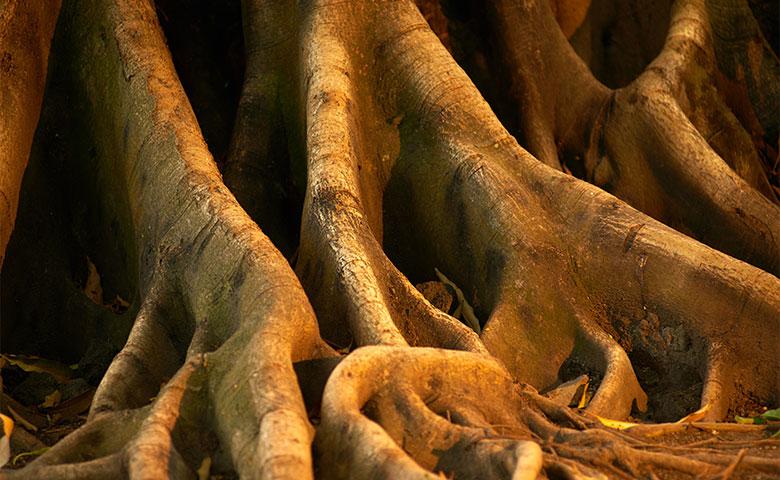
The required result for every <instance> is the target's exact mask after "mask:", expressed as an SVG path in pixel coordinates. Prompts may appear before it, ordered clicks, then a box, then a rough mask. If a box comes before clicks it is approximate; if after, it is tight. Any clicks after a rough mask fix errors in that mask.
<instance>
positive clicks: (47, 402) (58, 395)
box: [40, 390, 62, 408]
mask: <svg viewBox="0 0 780 480" xmlns="http://www.w3.org/2000/svg"><path fill="white" fill-rule="evenodd" d="M60 400H62V392H60V391H59V390H55V391H53V392H51V393H50V394H48V395H46V397H45V398H44V400H43V403H42V404H40V407H41V408H51V407H56V406H57V405H58V404H59V403H60Z"/></svg>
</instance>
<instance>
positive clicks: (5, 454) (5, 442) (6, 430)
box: [0, 413, 14, 467]
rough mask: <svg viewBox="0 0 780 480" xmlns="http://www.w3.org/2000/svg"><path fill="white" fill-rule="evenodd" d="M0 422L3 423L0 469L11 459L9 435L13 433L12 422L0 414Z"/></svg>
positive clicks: (0, 438)
mask: <svg viewBox="0 0 780 480" xmlns="http://www.w3.org/2000/svg"><path fill="white" fill-rule="evenodd" d="M0 420H2V423H3V429H2V434H3V436H2V437H0V467H2V466H3V465H5V464H6V463H8V459H9V458H11V433H12V432H13V431H14V421H13V420H11V419H10V418H8V417H6V416H5V415H3V414H2V413H0Z"/></svg>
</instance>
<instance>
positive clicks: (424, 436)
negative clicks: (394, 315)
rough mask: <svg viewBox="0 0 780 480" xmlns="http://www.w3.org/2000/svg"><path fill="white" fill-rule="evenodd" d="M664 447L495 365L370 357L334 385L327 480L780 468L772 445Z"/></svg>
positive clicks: (386, 353)
mask: <svg viewBox="0 0 780 480" xmlns="http://www.w3.org/2000/svg"><path fill="white" fill-rule="evenodd" d="M453 373H456V374H455V375H453ZM679 427H680V428H679V429H678V430H681V429H683V428H684V426H682V425H680V426H679ZM709 427H711V428H717V427H718V426H717V424H716V425H710V426H709ZM759 436H760V434H759ZM663 440H664V438H663V435H660V436H659V435H655V436H653V437H650V436H649V435H647V434H646V433H645V434H643V433H639V434H634V433H631V432H630V431H629V432H620V431H616V430H610V429H607V428H605V427H603V426H599V424H598V422H597V421H596V420H595V419H593V417H591V416H590V415H588V414H583V413H577V412H575V411H572V410H569V409H568V408H565V407H561V406H559V405H556V404H554V403H552V402H550V401H549V400H547V399H545V398H544V397H540V396H539V395H538V394H536V393H535V392H534V391H533V389H531V388H529V387H527V386H523V385H521V384H517V383H515V382H514V381H513V380H512V377H511V376H510V375H509V374H508V373H507V372H506V371H505V370H504V369H503V368H502V367H501V366H500V365H499V364H498V363H496V362H495V361H493V360H490V359H487V358H485V357H483V356H478V355H474V354H471V353H467V352H454V351H445V350H436V349H428V348H403V347H400V348H399V347H394V348H392V347H364V348H360V349H358V350H356V351H354V352H353V353H352V354H351V355H349V356H348V357H347V358H346V359H345V360H344V361H342V362H341V364H340V365H339V366H338V367H337V368H336V370H335V371H334V372H333V375H332V376H331V378H330V380H329V381H328V384H327V386H326V388H325V393H324V398H323V416H322V424H321V426H320V428H319V430H318V433H317V440H316V445H317V451H318V452H319V461H320V463H319V465H320V468H321V471H322V472H323V474H324V476H325V477H326V478H344V477H346V476H349V477H350V478H400V477H403V478H437V476H436V475H435V473H438V472H442V473H444V474H445V475H447V476H454V477H455V478H513V479H517V478H529V479H530V478H537V477H538V476H540V475H544V476H547V477H576V476H595V477H599V476H601V475H603V474H605V473H606V474H607V475H608V476H609V477H611V478H637V477H643V476H652V475H657V476H661V477H662V476H664V475H676V476H680V475H682V476H686V477H687V476H696V475H708V474H709V475H714V474H716V473H719V472H722V471H724V470H725V469H728V467H729V465H730V464H731V463H732V462H734V461H738V462H740V473H741V474H753V475H759V476H760V475H761V474H763V475H768V474H770V473H771V472H772V471H773V470H772V469H776V468H778V466H780V459H778V458H774V459H764V458H760V457H761V456H762V454H761V452H760V450H761V448H762V446H763V443H762V441H761V440H755V441H753V442H751V441H746V442H743V443H742V444H741V445H740V447H741V448H742V450H738V451H736V452H735V451H733V450H732V451H729V452H728V453H725V452H723V450H720V449H718V448H717V447H716V445H715V444H707V443H706V442H705V443H699V445H698V446H694V445H691V446H685V445H670V444H669V443H668V440H667V443H666V444H664V443H663ZM756 455H758V456H756ZM737 458H738V459H739V460H737Z"/></svg>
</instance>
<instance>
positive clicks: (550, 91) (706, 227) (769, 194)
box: [445, 0, 780, 275]
mask: <svg viewBox="0 0 780 480" xmlns="http://www.w3.org/2000/svg"><path fill="white" fill-rule="evenodd" d="M445 3H446V2H445ZM488 3H489V5H490V6H489V7H488V8H487V9H485V8H484V6H483V3H482V2H475V4H474V6H473V7H472V8H473V10H474V12H475V17H476V18H477V19H479V17H480V16H483V17H484V18H483V19H482V23H481V24H479V25H478V26H476V27H472V30H476V32H477V33H472V36H471V37H469V36H468V35H463V34H461V35H460V37H462V39H461V42H463V43H478V42H479V40H477V39H478V38H481V37H480V35H483V36H486V37H488V38H489V40H488V43H486V44H483V45H481V46H479V45H478V46H476V47H474V46H472V47H471V49H472V50H473V49H474V48H477V49H478V50H479V51H480V53H481V54H482V57H480V58H482V59H486V60H483V61H482V63H478V62H475V61H474V60H473V59H469V58H466V57H465V56H461V61H462V62H463V63H464V65H465V67H466V68H467V69H468V70H469V71H470V72H473V73H474V76H475V78H487V79H489V80H486V81H484V82H482V84H481V85H480V87H481V88H482V89H483V90H484V91H486V92H487V93H488V94H491V95H493V97H494V101H495V102H501V106H500V107H498V108H500V110H499V111H502V110H503V111H506V110H507V108H510V107H507V105H511V108H513V109H514V110H512V111H509V112H507V113H506V114H505V115H504V117H508V118H507V120H509V122H508V125H510V128H511V129H512V131H513V133H517V134H518V135H519V138H520V141H521V144H523V145H524V146H526V148H528V150H529V152H530V153H531V154H533V155H534V156H535V157H537V158H538V159H540V160H542V161H543V162H544V163H547V164H548V165H551V166H553V167H556V168H561V164H562V163H563V164H565V165H566V166H567V167H568V168H570V169H571V170H572V171H574V172H576V173H577V174H578V175H579V176H581V177H582V178H583V179H586V180H588V181H589V182H591V183H594V184H595V185H597V186H599V187H601V188H603V189H605V190H607V191H608V192H610V193H613V194H614V195H616V196H617V197H619V198H621V199H623V200H625V201H626V202H628V203H629V204H631V205H632V206H634V207H635V208H637V209H638V210H641V211H642V212H644V213H646V214H648V215H650V216H652V217H654V218H656V219H659V220H661V221H662V222H664V223H665V224H667V225H669V226H671V227H673V228H675V229H678V230H680V231H682V232H683V233H686V234H688V235H691V236H693V237H694V238H697V239H699V240H701V241H703V242H705V243H707V244H709V245H711V246H713V247H715V248H717V249H719V250H721V251H724V252H726V253H728V254H730V255H733V256H735V257H737V258H740V259H743V260H745V261H747V262H750V263H752V264H754V265H756V266H758V267H760V268H763V269H764V270H767V271H768V272H770V273H773V274H775V275H778V274H779V273H780V243H778V242H780V207H779V206H778V204H777V202H778V198H779V197H778V192H777V191H775V189H774V188H773V187H772V186H771V185H770V183H769V181H768V178H767V173H768V170H769V169H771V168H772V166H770V165H767V166H766V168H765V165H764V164H763V163H762V160H761V158H760V156H759V151H760V152H764V151H765V150H766V148H767V146H768V148H769V150H770V151H767V152H766V155H765V156H767V157H768V158H767V161H769V162H771V163H774V162H775V159H776V153H775V154H772V153H771V152H772V151H774V149H775V148H776V147H775V145H777V141H778V136H777V135H778V133H777V132H778V124H777V113H776V112H777V109H778V101H780V94H778V91H777V88H778V87H777V85H778V79H780V62H778V59H777V57H776V56H775V55H774V53H772V50H771V48H770V47H769V46H768V44H766V41H765V40H764V39H763V37H762V36H761V31H760V29H759V28H758V25H757V24H756V22H755V21H754V20H753V19H752V17H751V15H750V12H749V10H748V7H747V4H746V2H739V1H734V2H729V1H723V2H706V3H707V5H706V6H705V2H704V1H703V0H685V1H678V2H675V3H674V5H673V6H672V11H671V14H670V15H671V18H670V20H669V32H668V35H667V38H666V43H665V45H664V46H663V49H662V50H661V52H660V54H659V55H658V57H657V58H655V60H653V62H652V63H651V64H650V65H649V66H647V68H646V69H645V70H644V72H643V73H642V74H641V75H640V76H638V77H637V78H636V79H635V80H634V81H633V82H631V83H630V84H629V85H627V86H626V87H624V88H621V89H618V90H610V89H608V88H606V87H605V86H604V85H602V84H601V83H600V82H599V81H598V80H596V79H595V78H594V77H593V75H592V74H591V73H590V72H589V71H588V69H587V66H586V65H585V64H584V63H583V62H582V61H581V60H580V59H579V58H578V57H577V55H576V54H575V53H574V50H573V49H572V48H571V46H570V45H569V44H568V42H567V41H566V38H565V37H564V35H563V33H562V32H561V30H560V29H559V28H557V27H556V22H555V17H554V15H553V12H552V10H551V9H550V6H549V4H548V2H547V1H533V2H520V1H516V0H496V1H492V2H488ZM578 3H587V2H578ZM656 3H659V4H662V3H663V2H656ZM721 4H725V5H721ZM646 7H647V8H658V9H662V8H663V5H659V6H657V7H656V6H652V5H646ZM483 10H486V13H482V12H483ZM745 10H747V11H745ZM628 18H632V17H630V16H628ZM735 18H740V19H742V20H741V21H740V23H739V24H738V26H737V25H734V24H732V23H730V22H732V21H733V20H734V19H735ZM616 21H617V20H616ZM452 28H453V29H455V32H456V34H457V32H458V30H457V29H458V28H460V29H461V30H464V28H463V27H459V26H458V25H454V26H453V27H452ZM713 29H716V30H714V32H717V33H713ZM734 29H737V30H738V31H737V32H735V31H734ZM452 37H453V35H451V36H450V37H448V38H449V41H450V42H457V40H453V39H452ZM488 45H490V46H488ZM465 48H466V47H460V48H458V47H457V46H456V47H454V49H455V50H454V51H456V52H458V51H460V50H463V49H465ZM744 51H748V52H749V53H748V54H742V53H736V52H744ZM472 55H473V54H472ZM750 55H752V57H750V58H753V60H749V59H748V58H747V57H748V56H750ZM485 62H487V63H485ZM480 69H483V70H484V69H489V70H488V71H489V72H490V73H492V74H488V73H485V72H484V71H482V72H480ZM737 77H739V79H737ZM735 82H741V83H739V85H741V86H740V87H736V86H735ZM495 92H498V93H495ZM732 112H733V113H732ZM770 112H774V113H770ZM513 118H514V119H515V120H512V119H513ZM772 175H774V174H772ZM776 186H777V185H776Z"/></svg>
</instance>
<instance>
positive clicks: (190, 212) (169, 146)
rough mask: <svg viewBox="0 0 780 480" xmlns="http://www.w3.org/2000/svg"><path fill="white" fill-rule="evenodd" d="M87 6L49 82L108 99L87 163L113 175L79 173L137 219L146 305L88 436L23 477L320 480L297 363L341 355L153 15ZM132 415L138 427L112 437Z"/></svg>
mask: <svg viewBox="0 0 780 480" xmlns="http://www.w3.org/2000/svg"><path fill="white" fill-rule="evenodd" d="M88 7H89V8H87V6H85V5H83V4H81V3H79V4H78V5H77V4H76V3H75V2H74V3H72V4H69V5H68V7H67V8H66V9H65V10H64V11H63V18H62V23H61V29H60V30H59V32H58V37H57V39H56V40H55V45H56V47H55V48H56V49H57V52H59V55H61V57H60V58H58V60H57V65H56V67H55V71H56V72H57V74H61V75H64V76H65V77H66V78H68V79H70V81H73V82H74V84H73V90H72V91H71V93H72V94H73V95H77V98H85V99H100V100H102V101H103V102H97V103H93V104H91V105H90V106H89V107H88V108H87V112H86V113H87V114H88V115H89V116H88V117H87V118H89V120H88V122H89V124H90V127H91V128H92V131H93V132H94V133H93V136H92V138H91V140H90V141H91V142H94V148H95V150H96V155H94V157H93V159H94V160H95V161H101V160H100V159H106V158H113V159H114V163H112V164H111V167H110V168H108V167H107V166H106V165H105V164H101V165H102V166H101V167H98V166H97V165H94V166H92V169H90V167H89V166H77V168H82V169H83V170H84V171H87V172H90V170H91V171H92V172H93V175H94V177H93V181H96V182H98V183H99V184H101V185H104V188H105V189H111V188H113V191H114V192H115V197H116V198H118V199H119V200H120V202H121V204H119V205H115V206H114V208H113V209H111V208H108V209H107V210H109V211H113V212H114V215H116V216H117V218H119V219H120V220H123V221H125V222H127V220H130V219H131V223H123V225H124V228H128V227H129V230H130V234H131V235H132V238H133V240H132V245H134V246H135V249H134V250H130V251H129V253H128V254H129V255H136V253H135V252H138V253H137V255H138V256H137V257H136V258H137V260H136V261H137V262H138V263H137V264H138V265H139V269H140V271H139V276H140V279H141V281H140V284H139V285H138V286H137V288H138V290H139V291H140V297H141V299H142V300H141V306H140V309H139V311H138V316H137V318H136V320H135V324H134V326H133V329H132V332H131V333H130V338H129V339H128V341H127V344H126V346H125V347H124V349H123V350H122V351H121V352H120V353H119V355H118V356H117V357H116V359H115V360H114V362H113V363H112V365H111V367H110V368H109V370H108V372H107V373H106V376H105V378H104V379H103V381H102V382H101V385H100V387H99V389H98V392H97V394H96V396H95V400H94V403H93V405H92V409H91V413H90V421H89V422H88V423H87V424H86V426H85V427H83V431H84V433H77V434H74V438H73V440H69V441H66V442H64V443H63V444H62V445H60V446H58V447H57V448H55V449H52V450H51V452H49V453H47V454H46V455H44V456H43V457H41V458H40V459H39V460H38V461H36V462H34V463H33V464H32V465H31V466H30V467H28V468H27V469H25V470H23V471H21V472H19V475H20V476H21V477H28V478H42V477H43V478H45V477H50V478H53V477H56V478H84V477H103V478H115V476H116V475H118V474H119V472H124V474H125V475H129V476H131V477H133V478H161V477H165V476H171V477H174V478H178V477H188V476H190V475H191V474H192V472H193V470H194V469H195V468H197V467H198V465H199V464H200V462H201V460H203V459H204V458H206V457H214V458H215V462H216V464H217V466H218V467H219V465H220V462H221V464H222V465H223V468H225V469H226V470H228V471H231V470H235V471H236V472H238V473H239V474H241V475H245V476H247V477H254V476H260V477H265V478H278V477H289V478H306V477H310V476H311V475H312V471H313V470H312V463H311V454H310V447H309V445H310V443H311V438H312V435H313V429H312V427H311V425H310V424H309V422H308V419H307V413H306V411H305V408H304V405H303V400H302V397H301V393H300V390H299V388H298V384H297V379H296V376H295V373H294V371H293V366H292V365H293V362H295V361H298V360H304V359H308V358H312V357H317V356H322V355H332V354H333V353H332V351H330V349H329V348H328V347H327V346H325V344H324V343H322V342H321V340H319V337H318V334H317V325H316V321H315V319H314V315H313V312H312V311H311V309H310V307H309V306H308V302H307V301H306V299H305V296H304V293H303V290H302V289H301V287H300V285H299V283H298V282H297V280H296V278H295V276H294V274H293V272H292V270H291V269H290V268H289V266H288V265H287V263H286V261H285V260H284V258H283V257H282V256H281V255H280V254H279V253H278V251H277V250H276V249H275V248H274V247H273V246H272V244H271V242H270V241H269V240H268V239H267V238H266V237H265V236H264V235H263V234H262V233H261V232H260V231H259V230H258V229H257V227H256V226H255V225H254V223H252V222H251V220H249V218H248V217H247V216H246V214H244V213H243V211H242V210H241V209H240V207H239V206H238V205H237V203H236V202H235V200H234V199H233V197H232V196H231V195H230V194H229V193H228V192H227V190H226V189H225V187H224V186H223V184H222V182H221V180H220V177H219V173H218V171H217V170H216V165H215V164H214V162H213V161H212V160H211V156H210V155H209V153H208V151H207V150H206V148H205V144H204V143H203V140H202V138H201V137H200V134H199V131H198V128H197V124H196V122H195V119H194V116H193V114H192V111H191V109H190V107H189V104H188V103H187V100H186V97H185V96H184V94H183V91H182V90H181V87H180V86H179V83H178V80H177V78H176V74H175V72H174V70H173V66H172V64H171V61H170V57H169V56H168V53H167V50H166V48H165V44H164V41H163V38H162V36H161V33H160V30H159V26H158V25H157V22H156V19H155V16H154V10H153V7H152V6H151V5H150V4H149V3H147V2H124V1H120V2H115V3H109V2H102V1H101V2H93V3H92V4H91V5H89V6H88ZM87 58H88V59H89V61H82V60H83V59H87ZM80 59H82V60H80ZM101 92H113V94H112V96H106V95H105V94H103V93H101ZM104 102H108V103H104ZM116 132H120V135H118V136H117V135H115V133H116ZM122 192H127V193H125V194H124V195H125V196H124V197H123V196H122ZM103 201H110V199H108V198H106V199H103ZM126 213H128V214H129V219H127V218H123V217H122V215H124V214H126ZM169 378H170V380H168V379H169ZM161 384H165V387H164V388H163V389H162V390H161V391H160V393H159V394H158V389H159V386H160V385H161ZM269 385H273V386H274V388H273V389H269V388H267V387H268V386H269ZM155 397H156V398H155ZM150 400H152V404H151V406H150V407H147V406H145V405H147V404H149V402H150ZM138 409H141V410H138ZM123 412H129V413H123ZM117 415H119V416H117ZM123 415H124V416H128V415H129V418H131V419H133V421H132V422H130V421H128V422H127V423H123V425H122V426H120V427H118V426H117V424H116V421H117V419H118V418H123ZM104 418H106V419H109V418H110V419H111V421H108V420H103V419H104ZM117 430H118V431H119V432H120V433H119V434H118V435H117V434H116V433H115V431H117ZM205 432H214V433H213V434H212V436H213V435H215V436H216V437H215V438H214V440H213V441H210V442H208V441H202V440H204V439H207V437H208V435H206V434H205ZM84 435H86V436H88V437H90V438H93V439H94V438H96V437H95V436H97V438H99V439H101V440H100V441H98V442H95V441H92V442H85V441H79V438H82V437H83V436H84ZM204 435H205V437H204ZM95 443H98V444H100V446H99V447H96V446H95ZM217 445H219V446H221V448H220V451H219V452H216V451H215V450H214V449H215V448H216V446H217ZM209 446H211V447H212V448H211V449H209ZM74 462H83V463H74ZM62 463H66V464H68V465H62Z"/></svg>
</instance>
